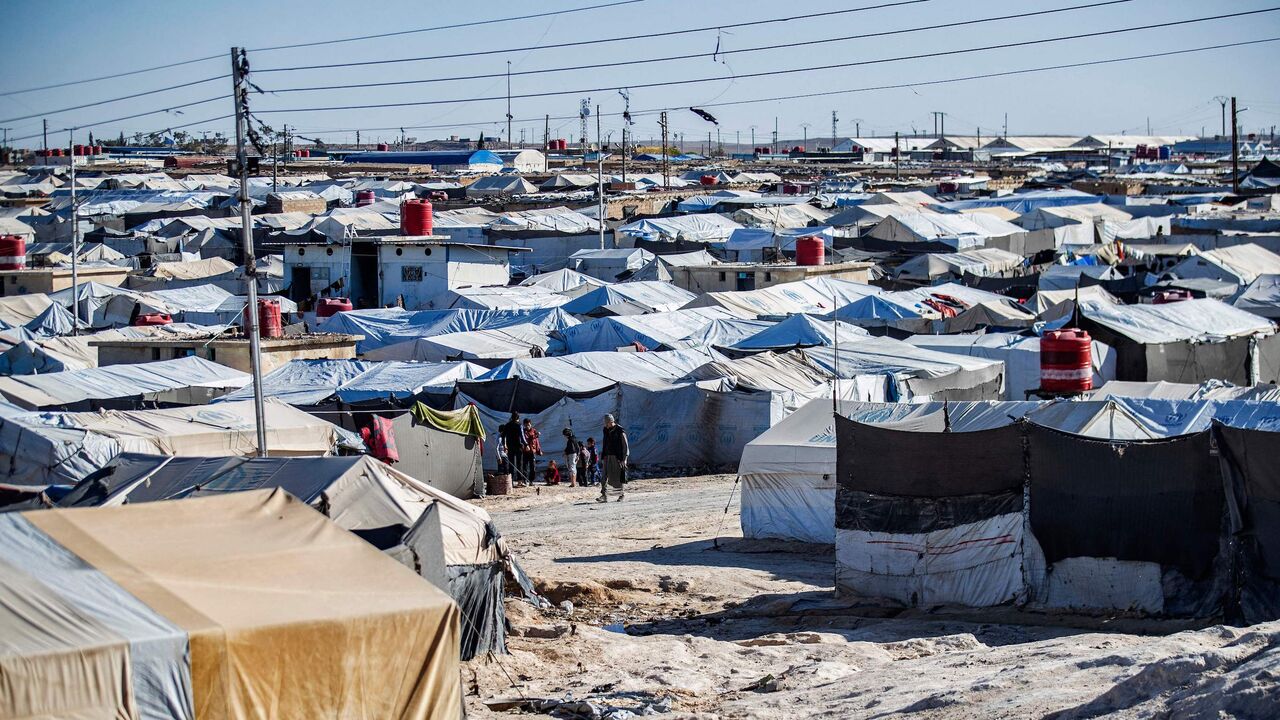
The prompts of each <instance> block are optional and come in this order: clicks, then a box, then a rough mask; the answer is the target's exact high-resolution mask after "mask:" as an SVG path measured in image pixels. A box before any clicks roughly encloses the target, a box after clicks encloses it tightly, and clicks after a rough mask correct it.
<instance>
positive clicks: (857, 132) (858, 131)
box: [853, 120, 862, 138]
mask: <svg viewBox="0 0 1280 720" xmlns="http://www.w3.org/2000/svg"><path fill="white" fill-rule="evenodd" d="M853 136H854V137H856V138H861V137H862V121H861V120H858V121H857V122H855V123H854V124H853Z"/></svg>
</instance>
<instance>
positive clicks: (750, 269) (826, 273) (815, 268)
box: [667, 262, 875, 293]
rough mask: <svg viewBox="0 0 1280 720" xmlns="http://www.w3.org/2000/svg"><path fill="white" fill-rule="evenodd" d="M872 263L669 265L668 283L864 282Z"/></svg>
mask: <svg viewBox="0 0 1280 720" xmlns="http://www.w3.org/2000/svg"><path fill="white" fill-rule="evenodd" d="M873 267H875V263H869V262H845V263H835V264H831V265H794V264H760V263H717V264H715V265H691V266H690V265H686V266H673V267H668V268H667V271H668V272H669V273H671V282H672V283H673V284H675V285H676V286H677V287H681V288H684V289H685V290H688V291H690V292H695V293H701V292H725V291H742V290H760V289H763V288H767V287H771V286H773V285H780V284H782V283H790V282H797V281H800V280H811V279H813V278H819V277H823V278H831V279H835V280H850V281H852V282H859V283H867V282H870V280H871V269H872V268H873Z"/></svg>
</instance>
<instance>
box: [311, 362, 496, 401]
mask: <svg viewBox="0 0 1280 720" xmlns="http://www.w3.org/2000/svg"><path fill="white" fill-rule="evenodd" d="M366 364H367V365H368V366H369V367H368V369H367V370H365V371H364V372H362V373H360V374H359V375H357V376H355V377H353V378H351V379H349V380H347V381H345V382H343V383H342V384H341V385H339V386H338V388H337V392H336V393H335V395H336V396H337V398H338V399H339V400H341V401H342V402H344V403H360V402H368V401H371V400H386V399H389V398H390V399H395V400H403V399H405V398H410V397H414V396H417V395H421V394H424V393H425V394H444V395H447V394H450V393H452V392H453V385H454V383H455V382H457V381H458V380H466V379H469V378H473V377H478V376H479V375H482V374H483V373H484V372H485V369H484V368H483V367H481V366H479V365H475V364H473V363H469V362H375V363H366Z"/></svg>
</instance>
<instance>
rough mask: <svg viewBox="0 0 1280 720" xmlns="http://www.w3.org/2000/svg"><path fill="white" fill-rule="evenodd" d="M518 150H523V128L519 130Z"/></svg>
mask: <svg viewBox="0 0 1280 720" xmlns="http://www.w3.org/2000/svg"><path fill="white" fill-rule="evenodd" d="M520 149H521V150H523V149H524V128H520Z"/></svg>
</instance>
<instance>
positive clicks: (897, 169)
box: [893, 130, 902, 180]
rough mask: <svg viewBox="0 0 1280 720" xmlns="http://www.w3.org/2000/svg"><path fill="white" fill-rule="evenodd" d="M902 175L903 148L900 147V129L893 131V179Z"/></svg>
mask: <svg viewBox="0 0 1280 720" xmlns="http://www.w3.org/2000/svg"><path fill="white" fill-rule="evenodd" d="M901 177H902V150H901V149H900V148H899V147H898V131H897V130H894V131H893V179H894V180H897V179H899V178H901Z"/></svg>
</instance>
